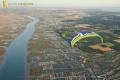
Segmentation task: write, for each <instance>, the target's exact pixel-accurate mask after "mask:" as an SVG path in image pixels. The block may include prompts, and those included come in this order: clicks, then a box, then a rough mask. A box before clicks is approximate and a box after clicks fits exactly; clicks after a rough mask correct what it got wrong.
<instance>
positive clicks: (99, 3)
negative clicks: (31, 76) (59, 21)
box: [0, 0, 120, 8]
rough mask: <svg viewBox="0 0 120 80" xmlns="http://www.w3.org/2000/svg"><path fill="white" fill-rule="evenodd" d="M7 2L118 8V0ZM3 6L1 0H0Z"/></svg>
mask: <svg viewBox="0 0 120 80" xmlns="http://www.w3.org/2000/svg"><path fill="white" fill-rule="evenodd" d="M6 1H7V2H8V3H18V2H32V3H34V5H33V7H70V8H71V7H74V8H75V7H76V8H100V7H101V8H118V7H120V0H6ZM0 6H1V7H2V6H3V0H1V1H0Z"/></svg>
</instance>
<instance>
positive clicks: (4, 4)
mask: <svg viewBox="0 0 120 80" xmlns="http://www.w3.org/2000/svg"><path fill="white" fill-rule="evenodd" d="M3 6H4V8H6V9H8V3H7V2H6V0H3Z"/></svg>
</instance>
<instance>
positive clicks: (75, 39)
mask: <svg viewBox="0 0 120 80" xmlns="http://www.w3.org/2000/svg"><path fill="white" fill-rule="evenodd" d="M94 36H97V37H99V38H100V39H101V42H102V43H103V38H102V37H101V36H100V35H98V34H97V33H94V32H81V33H78V34H75V35H74V36H73V37H72V38H71V40H70V45H71V46H72V47H73V46H74V44H75V43H76V42H78V41H79V40H81V39H83V38H87V37H94Z"/></svg>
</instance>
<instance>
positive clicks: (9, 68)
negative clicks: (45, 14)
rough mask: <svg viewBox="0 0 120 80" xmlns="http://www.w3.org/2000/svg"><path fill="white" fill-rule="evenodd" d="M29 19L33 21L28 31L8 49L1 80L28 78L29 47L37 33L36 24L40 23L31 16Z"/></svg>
mask: <svg viewBox="0 0 120 80" xmlns="http://www.w3.org/2000/svg"><path fill="white" fill-rule="evenodd" d="M28 18H30V19H32V20H33V21H32V22H31V23H28V24H27V26H26V29H25V30H24V31H23V32H22V33H21V34H20V35H19V36H18V37H16V38H15V39H14V40H13V41H12V42H11V44H10V46H9V47H8V48H6V55H5V58H4V61H3V64H2V66H1V69H0V80H25V78H26V75H25V69H26V64H27V62H26V56H27V55H28V51H27V46H28V44H29V39H30V38H31V37H32V35H33V33H34V31H35V24H36V23H37V22H38V21H39V19H36V18H34V17H31V16H28Z"/></svg>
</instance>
